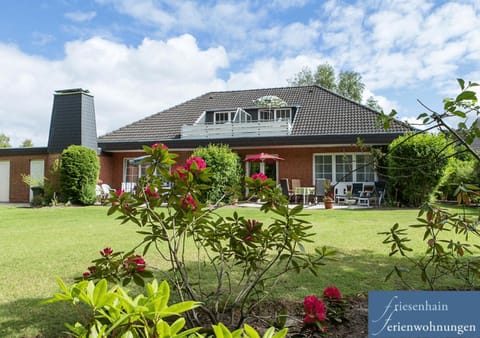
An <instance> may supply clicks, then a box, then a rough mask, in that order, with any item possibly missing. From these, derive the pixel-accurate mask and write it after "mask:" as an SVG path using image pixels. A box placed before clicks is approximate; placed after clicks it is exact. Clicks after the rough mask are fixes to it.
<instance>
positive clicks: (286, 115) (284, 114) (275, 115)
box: [258, 108, 292, 121]
mask: <svg viewBox="0 0 480 338" xmlns="http://www.w3.org/2000/svg"><path fill="white" fill-rule="evenodd" d="M262 114H267V115H268V118H264V117H263V116H262ZM291 119H292V109H291V108H276V109H259V110H258V120H259V121H277V120H287V121H291Z"/></svg>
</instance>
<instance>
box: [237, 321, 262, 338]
mask: <svg viewBox="0 0 480 338" xmlns="http://www.w3.org/2000/svg"><path fill="white" fill-rule="evenodd" d="M243 330H244V331H245V334H246V336H247V337H249V338H260V335H259V334H258V332H257V331H256V330H255V329H254V328H253V327H251V326H250V325H248V324H245V325H244V326H243ZM264 337H265V335H264ZM267 337H268V336H267Z"/></svg>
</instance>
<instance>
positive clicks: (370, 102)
mask: <svg viewBox="0 0 480 338" xmlns="http://www.w3.org/2000/svg"><path fill="white" fill-rule="evenodd" d="M365 104H366V105H367V106H368V107H370V108H372V109H373V110H375V111H378V112H379V113H383V108H382V107H381V106H380V104H379V103H378V101H377V100H376V99H375V98H374V97H373V96H369V97H368V99H367V101H366V102H365Z"/></svg>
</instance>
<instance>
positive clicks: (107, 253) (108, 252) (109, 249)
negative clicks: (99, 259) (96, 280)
mask: <svg viewBox="0 0 480 338" xmlns="http://www.w3.org/2000/svg"><path fill="white" fill-rule="evenodd" d="M112 253H113V250H112V248H108V247H107V248H105V249H103V250H102V251H100V255H102V256H104V257H105V256H108V255H111V254H112Z"/></svg>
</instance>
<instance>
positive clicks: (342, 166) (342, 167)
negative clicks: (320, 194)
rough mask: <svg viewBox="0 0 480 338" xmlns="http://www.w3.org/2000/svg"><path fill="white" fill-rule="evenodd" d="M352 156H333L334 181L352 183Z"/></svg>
mask: <svg viewBox="0 0 480 338" xmlns="http://www.w3.org/2000/svg"><path fill="white" fill-rule="evenodd" d="M352 171H353V155H335V181H337V182H353V173H352Z"/></svg>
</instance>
